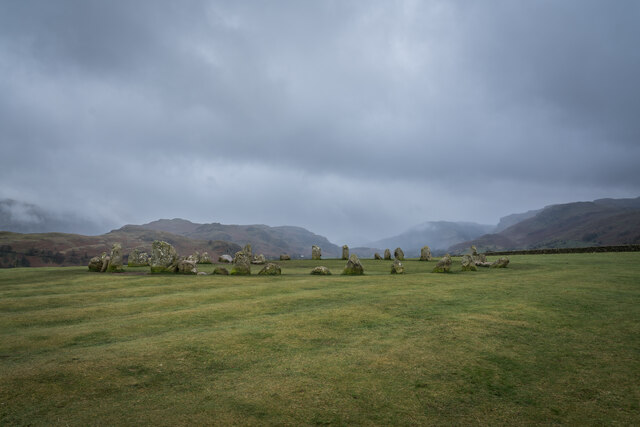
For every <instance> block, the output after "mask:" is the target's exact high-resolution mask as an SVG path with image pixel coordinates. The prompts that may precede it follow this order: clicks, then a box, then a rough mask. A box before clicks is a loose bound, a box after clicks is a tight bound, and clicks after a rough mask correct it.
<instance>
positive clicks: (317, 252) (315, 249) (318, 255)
mask: <svg viewBox="0 0 640 427" xmlns="http://www.w3.org/2000/svg"><path fill="white" fill-rule="evenodd" d="M311 259H322V250H321V249H320V246H316V245H313V246H311Z"/></svg>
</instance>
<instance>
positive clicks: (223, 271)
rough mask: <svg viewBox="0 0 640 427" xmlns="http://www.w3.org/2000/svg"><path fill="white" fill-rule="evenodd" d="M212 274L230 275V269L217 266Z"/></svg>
mask: <svg viewBox="0 0 640 427" xmlns="http://www.w3.org/2000/svg"><path fill="white" fill-rule="evenodd" d="M212 274H220V275H223V276H228V275H229V270H227V269H226V268H224V267H221V266H217V267H216V268H214V269H213V273H212Z"/></svg>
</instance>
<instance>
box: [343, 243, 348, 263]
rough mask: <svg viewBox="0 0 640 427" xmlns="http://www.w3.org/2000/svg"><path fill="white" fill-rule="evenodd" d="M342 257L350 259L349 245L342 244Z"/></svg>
mask: <svg viewBox="0 0 640 427" xmlns="http://www.w3.org/2000/svg"><path fill="white" fill-rule="evenodd" d="M342 259H344V260H347V259H349V246H347V245H344V246H342Z"/></svg>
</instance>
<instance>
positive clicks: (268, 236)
mask: <svg viewBox="0 0 640 427" xmlns="http://www.w3.org/2000/svg"><path fill="white" fill-rule="evenodd" d="M139 227H141V228H144V229H149V230H156V231H167V232H171V233H175V234H178V235H181V236H185V237H189V238H192V239H199V240H224V241H228V242H233V243H236V244H238V245H241V246H244V245H245V244H246V243H251V246H252V249H253V252H254V253H261V254H264V255H265V256H267V257H272V258H276V257H279V256H280V254H282V253H287V254H289V255H291V256H292V257H298V256H305V257H310V256H311V246H312V245H318V246H320V248H321V249H322V255H323V256H326V257H327V258H335V257H337V256H338V255H339V254H340V251H341V249H340V248H339V247H338V246H337V245H335V244H333V243H331V242H330V241H329V240H328V239H327V238H326V237H323V236H320V235H318V234H315V233H312V232H311V231H309V230H307V229H305V228H302V227H294V226H280V227H270V226H268V225H263V224H253V225H236V224H220V223H217V222H214V223H210V224H198V223H194V222H191V221H188V220H185V219H181V218H174V219H160V220H157V221H153V222H150V223H147V224H142V225H140V226H139Z"/></svg>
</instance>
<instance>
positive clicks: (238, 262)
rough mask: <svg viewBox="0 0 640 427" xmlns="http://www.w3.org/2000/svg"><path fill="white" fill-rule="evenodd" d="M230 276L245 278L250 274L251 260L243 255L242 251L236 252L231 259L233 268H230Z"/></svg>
mask: <svg viewBox="0 0 640 427" xmlns="http://www.w3.org/2000/svg"><path fill="white" fill-rule="evenodd" d="M229 274H231V275H236V276H247V275H249V274H251V258H250V257H249V256H248V255H247V254H245V253H244V251H238V252H236V255H235V256H234V257H233V268H231V272H230V273H229Z"/></svg>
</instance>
